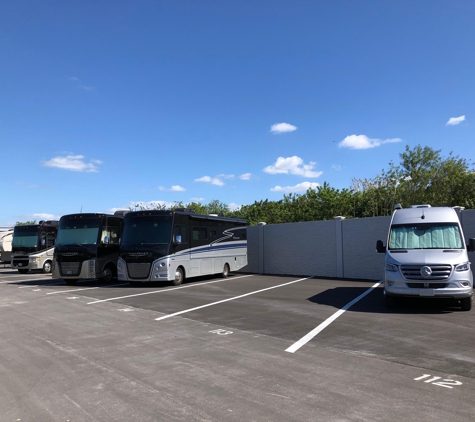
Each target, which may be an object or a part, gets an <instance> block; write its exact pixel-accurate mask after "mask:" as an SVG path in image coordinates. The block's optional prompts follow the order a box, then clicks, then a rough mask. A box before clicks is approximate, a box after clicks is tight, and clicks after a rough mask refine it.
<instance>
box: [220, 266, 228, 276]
mask: <svg viewBox="0 0 475 422" xmlns="http://www.w3.org/2000/svg"><path fill="white" fill-rule="evenodd" d="M228 275H229V265H228V264H227V263H226V264H224V267H223V272H222V273H221V277H222V278H226V277H227V276H228Z"/></svg>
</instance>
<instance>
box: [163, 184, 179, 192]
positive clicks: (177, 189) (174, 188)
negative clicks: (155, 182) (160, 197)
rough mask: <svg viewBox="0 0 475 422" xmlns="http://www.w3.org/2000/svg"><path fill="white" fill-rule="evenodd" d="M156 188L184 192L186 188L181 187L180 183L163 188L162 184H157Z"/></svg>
mask: <svg viewBox="0 0 475 422" xmlns="http://www.w3.org/2000/svg"><path fill="white" fill-rule="evenodd" d="M158 190H167V191H172V192H185V191H186V189H185V188H184V187H181V186H180V185H173V186H172V187H171V188H165V187H163V186H159V187H158Z"/></svg>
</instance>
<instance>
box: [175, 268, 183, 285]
mask: <svg viewBox="0 0 475 422" xmlns="http://www.w3.org/2000/svg"><path fill="white" fill-rule="evenodd" d="M184 281H185V272H184V271H183V268H181V267H179V268H177V269H176V271H175V278H174V279H173V285H174V286H179V285H180V284H181V283H183V282H184Z"/></svg>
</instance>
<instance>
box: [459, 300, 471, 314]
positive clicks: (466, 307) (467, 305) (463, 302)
mask: <svg viewBox="0 0 475 422" xmlns="http://www.w3.org/2000/svg"><path fill="white" fill-rule="evenodd" d="M460 305H461V306H462V311H470V310H471V309H472V298H471V297H464V298H463V299H460Z"/></svg>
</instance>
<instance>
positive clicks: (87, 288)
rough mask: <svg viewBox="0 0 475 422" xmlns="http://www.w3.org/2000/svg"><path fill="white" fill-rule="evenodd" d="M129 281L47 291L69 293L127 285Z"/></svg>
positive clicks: (50, 293)
mask: <svg viewBox="0 0 475 422" xmlns="http://www.w3.org/2000/svg"><path fill="white" fill-rule="evenodd" d="M126 284H128V283H121V284H112V285H110V286H95V287H84V288H82V289H72V290H58V291H56V292H49V293H46V294H47V295H56V294H58V293H69V292H81V291H83V290H94V289H104V288H106V287H118V286H125V285H126Z"/></svg>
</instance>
